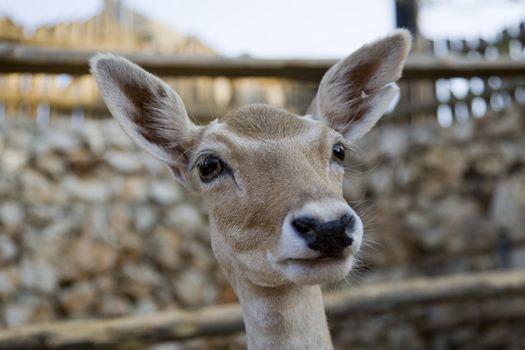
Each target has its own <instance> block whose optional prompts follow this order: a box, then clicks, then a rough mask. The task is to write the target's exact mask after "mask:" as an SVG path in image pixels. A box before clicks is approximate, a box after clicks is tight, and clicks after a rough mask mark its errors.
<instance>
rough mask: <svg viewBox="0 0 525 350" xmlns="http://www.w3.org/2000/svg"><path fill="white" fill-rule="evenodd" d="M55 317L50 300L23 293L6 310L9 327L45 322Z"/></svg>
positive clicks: (5, 315) (6, 321) (5, 318)
mask: <svg viewBox="0 0 525 350" xmlns="http://www.w3.org/2000/svg"><path fill="white" fill-rule="evenodd" d="M53 317H55V314H54V311H53V307H52V305H51V303H50V301H49V300H46V299H43V298H41V297H37V296H35V295H33V294H27V293H21V294H19V295H18V296H17V297H16V299H15V300H14V301H12V302H11V303H9V304H7V305H6V306H5V308H4V317H3V318H4V320H5V323H6V324H7V326H8V327H15V326H21V325H24V324H29V323H36V322H45V321H49V320H51V319H52V318H53Z"/></svg>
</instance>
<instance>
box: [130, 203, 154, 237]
mask: <svg viewBox="0 0 525 350" xmlns="http://www.w3.org/2000/svg"><path fill="white" fill-rule="evenodd" d="M156 224H157V213H156V211H155V210H154V209H153V208H151V207H150V206H146V205H142V206H138V207H136V208H135V209H134V211H133V227H134V228H135V230H137V231H139V232H147V231H150V230H151V229H153V228H154V227H155V225H156Z"/></svg>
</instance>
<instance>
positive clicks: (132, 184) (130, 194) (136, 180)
mask: <svg viewBox="0 0 525 350" xmlns="http://www.w3.org/2000/svg"><path fill="white" fill-rule="evenodd" d="M116 192H117V195H118V197H119V198H122V200H124V201H126V202H133V203H138V202H146V201H147V199H148V195H149V194H148V187H147V185H146V181H144V179H143V178H141V177H132V176H129V177H126V178H125V179H124V180H123V184H122V187H121V190H120V191H116Z"/></svg>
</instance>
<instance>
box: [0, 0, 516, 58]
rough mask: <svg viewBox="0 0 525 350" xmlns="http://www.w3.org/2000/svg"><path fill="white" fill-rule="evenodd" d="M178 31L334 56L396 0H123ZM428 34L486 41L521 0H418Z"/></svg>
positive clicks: (94, 1)
mask: <svg viewBox="0 0 525 350" xmlns="http://www.w3.org/2000/svg"><path fill="white" fill-rule="evenodd" d="M125 2H126V4H127V5H128V6H130V7H132V8H134V9H136V10H138V11H139V12H141V13H143V14H145V15H147V16H149V17H152V18H154V19H156V20H158V21H160V22H162V23H164V24H166V25H168V26H169V27H171V28H173V29H174V30H176V31H179V32H182V33H185V34H191V35H195V36H197V37H199V38H200V39H202V40H203V41H204V42H206V43H207V44H209V45H210V46H211V47H213V48H214V49H216V50H217V51H218V52H220V53H221V54H223V55H226V56H238V55H242V54H249V55H251V56H255V57H268V58H282V57H288V58H292V57H315V58H337V57H342V56H345V55H347V54H348V53H350V52H352V51H353V50H355V49H356V48H358V47H359V46H360V45H362V44H363V43H366V42H368V41H371V40H373V39H375V38H377V37H379V36H381V35H384V34H386V33H388V32H389V31H391V30H392V29H393V28H394V26H395V18H394V0H322V1H320V0H264V1H261V0H259V1H256V0H251V1H249V0H127V1H125ZM423 4H424V5H423V6H422V7H421V11H420V18H419V25H420V29H421V31H422V33H423V34H424V35H425V36H426V37H429V38H447V37H448V38H467V39H468V38H476V37H480V36H481V37H484V38H486V39H489V40H490V39H491V38H493V37H494V35H495V33H497V32H498V31H500V30H501V29H503V28H504V27H507V26H510V25H515V24H516V23H519V22H520V21H522V20H525V0H423ZM102 6H103V1H102V0H83V1H71V0H2V1H1V2H0V16H6V15H7V16H9V17H11V18H12V19H14V20H15V21H16V22H17V23H19V24H22V25H24V26H25V27H27V28H29V29H30V30H31V29H34V28H35V27H37V26H39V25H42V24H53V23H56V22H59V21H75V20H82V19H87V18H89V17H91V16H93V15H94V14H95V13H96V12H98V11H100V10H101V8H102Z"/></svg>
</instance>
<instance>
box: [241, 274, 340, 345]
mask: <svg viewBox="0 0 525 350" xmlns="http://www.w3.org/2000/svg"><path fill="white" fill-rule="evenodd" d="M235 287H236V288H235V289H236V292H237V295H238V297H239V300H240V303H241V306H242V310H243V316H244V323H245V326H246V334H247V337H248V348H249V349H333V347H332V342H331V339H330V333H329V331H328V325H327V322H326V316H325V310H324V305H323V299H322V295H321V288H320V287H319V286H317V285H315V286H297V285H287V286H282V287H272V288H269V287H261V286H257V285H254V284H252V283H251V282H249V281H246V280H244V281H238V283H236V286H235Z"/></svg>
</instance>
